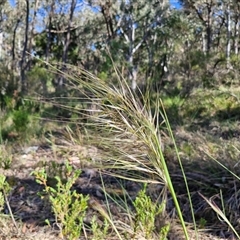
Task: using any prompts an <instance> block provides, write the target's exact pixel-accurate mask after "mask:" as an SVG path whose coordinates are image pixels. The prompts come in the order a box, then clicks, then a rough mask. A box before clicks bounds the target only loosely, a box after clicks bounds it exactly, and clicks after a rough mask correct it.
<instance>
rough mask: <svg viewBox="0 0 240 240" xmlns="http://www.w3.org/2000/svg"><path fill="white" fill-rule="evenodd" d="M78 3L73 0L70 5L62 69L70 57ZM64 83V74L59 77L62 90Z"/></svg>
mask: <svg viewBox="0 0 240 240" xmlns="http://www.w3.org/2000/svg"><path fill="white" fill-rule="evenodd" d="M76 4H77V0H72V1H71V6H70V11H69V19H68V26H67V33H66V37H65V40H64V46H63V53H62V63H63V66H62V71H64V70H65V67H64V65H65V64H66V63H67V58H68V49H69V45H70V43H71V30H72V22H73V14H74V10H75V8H76ZM63 84H64V78H63V76H59V79H58V86H57V87H58V90H60V89H61V88H62V86H63Z"/></svg>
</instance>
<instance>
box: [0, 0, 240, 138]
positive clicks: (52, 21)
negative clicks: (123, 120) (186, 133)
mask: <svg viewBox="0 0 240 240" xmlns="http://www.w3.org/2000/svg"><path fill="white" fill-rule="evenodd" d="M239 9H240V3H239V2H238V1H232V2H231V3H230V2H228V1H205V2H203V1H200V0H199V1H198V0H197V1H192V0H190V1H185V0H179V1H168V0H163V1H155V0H150V1H146V0H138V1H135V0H131V1H108V0H105V1H101V0H99V1H92V0H88V1H77V0H71V1H66V0H59V1H57V2H56V1H54V0H51V1H38V0H31V1H30V0H19V1H8V0H1V4H0V66H1V72H0V90H1V91H0V103H1V104H0V106H1V113H0V114H1V127H0V131H1V138H2V139H8V138H12V137H15V136H18V137H19V134H20V133H24V132H26V129H28V130H29V127H30V128H31V127H32V129H35V130H37V132H38V133H39V132H41V127H37V128H36V126H39V124H40V123H39V122H37V123H36V122H35V123H34V119H35V120H36V119H38V117H39V116H41V117H43V118H44V119H45V120H46V119H49V120H50V119H51V118H57V119H58V120H63V121H65V120H69V119H72V120H73V119H76V118H77V117H79V116H77V115H76V114H74V113H73V111H72V110H73V109H74V108H75V107H77V106H78V107H79V106H81V108H82V109H83V112H84V109H85V110H88V109H89V107H90V108H91V107H92V105H91V104H86V103H85V102H84V99H85V98H86V96H88V92H85V93H84V94H85V96H79V91H75V90H74V89H75V88H73V87H72V85H71V83H70V82H69V81H68V80H67V79H66V78H64V77H63V76H62V75H61V74H60V75H58V74H57V73H53V72H52V69H51V68H49V67H48V65H47V63H50V64H55V66H56V67H57V68H58V69H60V70H62V71H67V68H65V67H64V64H71V65H74V66H79V68H81V69H84V70H85V71H89V72H91V73H93V74H94V75H96V76H98V77H99V78H100V79H102V80H104V81H105V82H106V83H108V84H111V85H117V84H118V82H119V81H118V80H117V79H118V77H119V76H121V77H123V78H124V79H126V80H127V82H128V84H129V86H130V87H131V88H132V90H133V91H134V92H136V93H137V94H138V92H139V89H140V90H141V92H143V94H144V93H145V91H146V90H148V91H150V98H152V99H153V100H154V99H155V97H156V94H160V96H161V98H162V99H163V102H164V105H165V107H166V110H167V114H168V116H169V119H170V122H171V124H172V125H173V127H174V125H175V124H180V125H182V124H185V123H189V122H194V121H195V120H196V119H199V118H201V119H202V118H205V117H208V118H209V119H210V118H212V119H213V118H214V117H217V118H218V119H222V120H226V119H229V118H237V117H238V116H237V112H238V109H239V101H238V87H239V86H238V85H239V63H240V61H239V20H240V17H239V11H240V10H239ZM39 59H40V61H39ZM115 69H117V71H118V73H117V72H116V71H115ZM80 77H83V78H84V74H82V75H80ZM80 87H81V86H80ZM88 97H89V96H88ZM75 98H78V100H74V99H75ZM50 102H51V103H52V104H50ZM61 105H64V106H65V108H64V109H62V108H61V107H60V106H61ZM66 106H69V107H71V110H69V109H68V107H66ZM34 124H35V125H34ZM28 132H29V131H28ZM30 132H31V131H30ZM20 135H21V134H20ZM23 135H24V134H23Z"/></svg>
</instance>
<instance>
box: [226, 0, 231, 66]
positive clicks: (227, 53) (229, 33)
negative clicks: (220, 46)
mask: <svg viewBox="0 0 240 240" xmlns="http://www.w3.org/2000/svg"><path fill="white" fill-rule="evenodd" d="M226 18H227V47H226V58H227V68H230V54H231V13H230V4H228V5H227V10H226Z"/></svg>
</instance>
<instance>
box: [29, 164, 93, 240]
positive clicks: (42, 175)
mask: <svg viewBox="0 0 240 240" xmlns="http://www.w3.org/2000/svg"><path fill="white" fill-rule="evenodd" d="M65 167H66V172H65V174H66V176H67V179H65V180H64V179H61V177H59V176H56V177H55V180H56V185H55V187H51V186H49V185H48V183H47V178H48V176H47V174H46V171H45V170H44V169H42V170H39V171H35V172H33V174H34V175H35V177H36V181H37V182H38V183H39V184H42V185H44V187H45V190H44V194H45V195H46V194H47V197H48V199H49V201H50V203H51V205H52V210H53V213H54V214H55V219H56V224H57V226H58V227H59V229H60V231H61V234H62V236H63V237H67V239H70V240H74V239H78V238H79V236H80V233H81V230H82V226H83V218H84V216H85V212H86V209H87V207H88V199H89V198H88V196H83V195H82V194H78V193H77V192H76V190H73V191H72V186H73V184H74V183H75V181H76V179H77V178H78V176H79V175H80V172H81V171H80V170H73V167H72V166H70V165H69V164H68V163H66V164H65Z"/></svg>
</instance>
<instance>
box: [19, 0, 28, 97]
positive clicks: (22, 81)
mask: <svg viewBox="0 0 240 240" xmlns="http://www.w3.org/2000/svg"><path fill="white" fill-rule="evenodd" d="M25 3H26V16H25V33H24V46H23V50H22V57H21V61H20V64H19V65H20V84H21V85H20V86H21V92H22V93H25V92H26V90H27V85H26V78H25V70H26V55H27V47H28V31H29V12H30V9H29V0H25Z"/></svg>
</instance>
